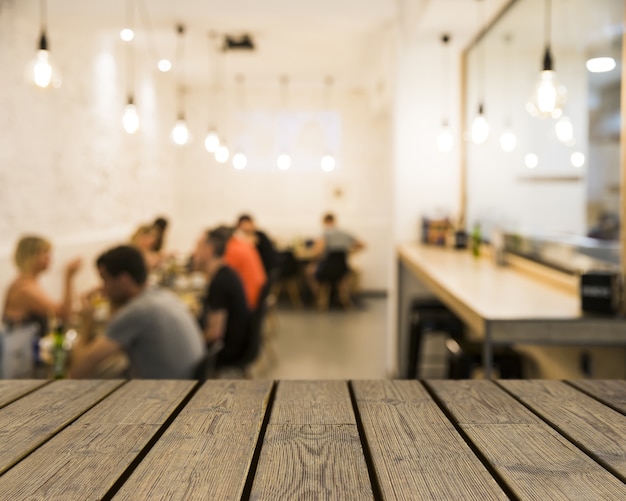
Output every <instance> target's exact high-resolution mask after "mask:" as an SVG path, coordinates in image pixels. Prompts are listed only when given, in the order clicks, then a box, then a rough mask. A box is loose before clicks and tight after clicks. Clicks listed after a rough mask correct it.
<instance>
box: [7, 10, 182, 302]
mask: <svg viewBox="0 0 626 501" xmlns="http://www.w3.org/2000/svg"><path fill="white" fill-rule="evenodd" d="M22 6H23V4H21V3H20V2H14V3H11V4H8V5H5V6H3V8H2V10H0V67H1V68H2V79H0V110H2V111H1V112H0V301H1V300H2V297H3V294H4V289H5V286H6V284H7V282H8V281H9V280H10V278H11V277H12V276H13V274H14V270H13V266H12V262H11V255H12V252H13V249H14V246H15V243H16V242H17V239H18V238H19V236H21V235H23V234H25V233H36V234H42V235H44V236H46V237H48V238H50V239H51V240H52V242H53V244H54V246H55V253H54V262H53V266H52V269H51V270H50V273H47V274H46V276H45V278H44V286H46V287H47V288H48V289H49V290H50V292H51V294H53V295H57V296H58V295H60V287H61V268H62V265H63V264H64V261H65V260H66V259H68V258H70V257H72V256H73V255H74V254H80V255H83V256H84V257H85V260H86V262H85V267H84V271H82V272H81V274H80V275H79V284H80V285H81V286H83V287H86V286H88V285H90V284H92V283H94V281H95V273H94V270H93V258H94V256H95V255H96V254H97V253H98V252H100V251H102V250H103V249H104V248H106V247H107V246H109V245H110V244H111V243H113V242H119V241H120V240H126V239H127V238H128V236H129V234H130V232H131V231H132V229H133V227H134V226H135V225H136V224H137V223H139V222H140V221H145V220H150V219H152V218H153V217H154V216H155V215H156V214H157V213H170V212H171V211H172V210H174V208H175V207H174V206H175V201H176V197H175V194H174V191H173V190H172V188H171V187H172V183H173V176H174V174H175V172H174V171H173V170H172V165H173V158H174V157H173V153H174V148H173V147H171V146H170V143H169V141H167V140H166V139H167V134H168V133H169V131H168V130H167V129H168V127H169V124H170V122H171V117H172V116H173V113H174V110H173V104H172V102H171V101H172V99H171V97H170V96H172V95H173V91H172V87H171V83H170V82H169V81H167V80H165V79H159V78H158V77H159V75H155V74H154V73H152V72H151V71H147V70H146V69H145V68H143V67H141V66H140V67H138V68H137V77H138V82H139V85H138V86H139V90H138V92H137V94H138V95H137V102H138V108H139V113H140V116H141V119H142V129H141V130H140V131H139V132H138V133H137V134H136V135H135V136H128V135H127V134H126V133H125V132H124V131H123V130H122V127H121V116H122V111H123V107H124V104H125V91H124V82H123V73H122V72H123V61H124V59H123V51H122V47H121V42H120V41H119V38H118V37H117V34H116V33H113V32H111V33H107V32H98V31H97V30H94V29H93V27H89V26H83V27H82V28H81V27H78V26H71V27H65V28H63V29H61V28H58V29H56V30H52V31H51V32H50V39H49V41H50V46H51V51H52V57H53V58H54V59H53V60H54V61H55V62H56V63H57V64H58V66H59V67H60V70H61V72H62V76H63V85H62V86H61V88H59V89H54V90H52V89H51V90H41V89H38V88H35V86H34V85H26V84H25V69H26V66H27V63H28V61H30V60H32V59H33V56H34V54H35V50H34V49H35V47H36V43H37V36H38V35H37V33H38V28H37V26H36V25H35V23H34V21H33V19H32V18H26V17H25V16H24V13H23V12H22V10H21V9H22Z"/></svg>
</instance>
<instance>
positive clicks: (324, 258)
mask: <svg viewBox="0 0 626 501" xmlns="http://www.w3.org/2000/svg"><path fill="white" fill-rule="evenodd" d="M322 224H323V228H324V230H323V233H322V236H321V237H320V238H318V239H317V240H316V241H315V243H314V244H313V249H312V254H313V255H314V256H316V258H317V260H316V262H313V263H311V264H310V265H309V266H308V267H307V270H306V275H307V281H308V282H309V286H310V287H311V290H312V291H313V294H314V295H315V297H317V296H318V293H319V289H320V281H321V280H322V279H323V278H324V274H325V271H326V267H327V265H329V259H328V258H329V256H330V255H331V253H341V252H344V253H345V255H346V256H348V255H349V254H351V253H353V252H358V251H360V250H362V249H364V248H365V244H364V243H363V242H361V241H360V240H357V239H356V238H355V237H353V236H352V235H351V234H350V233H348V232H346V231H344V230H342V229H340V228H339V227H338V226H337V220H336V218H335V215H334V214H332V213H330V212H329V213H327V214H325V215H324V217H323V219H322ZM343 267H344V269H343V270H339V271H340V272H341V273H340V275H342V276H341V278H340V280H339V282H338V285H337V289H338V294H339V301H340V303H341V304H342V305H343V306H344V307H348V306H350V304H351V299H350V290H351V288H352V272H351V270H350V269H349V268H348V266H347V263H345V264H344V265H343Z"/></svg>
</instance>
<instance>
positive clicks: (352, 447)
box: [250, 381, 373, 501]
mask: <svg viewBox="0 0 626 501" xmlns="http://www.w3.org/2000/svg"><path fill="white" fill-rule="evenodd" d="M348 498H349V499H351V500H358V499H373V493H372V487H371V483H370V479H369V476H368V472H367V465H366V462H365V456H364V454H363V448H362V446H361V440H360V437H359V432H358V428H357V425H356V418H355V416H354V412H353V410H352V403H351V400H350V394H349V391H348V386H347V383H345V382H338V381H320V382H304V381H284V382H280V383H279V385H278V390H277V393H276V399H275V402H274V408H273V410H272V414H271V418H270V422H269V425H268V427H267V432H266V435H265V441H264V442H263V448H262V449H261V456H260V458H259V464H258V467H257V471H256V475H255V478H254V483H253V485H252V491H251V495H250V499H253V500H272V501H273V500H276V499H348Z"/></svg>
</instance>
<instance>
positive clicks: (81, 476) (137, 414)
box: [0, 380, 195, 500]
mask: <svg viewBox="0 0 626 501" xmlns="http://www.w3.org/2000/svg"><path fill="white" fill-rule="evenodd" d="M194 385H195V382H193V381H155V380H152V381H149V380H144V381H139V380H136V381H131V382H129V383H128V384H126V385H124V386H122V387H121V388H120V389H119V390H118V391H116V392H115V393H113V394H112V395H110V396H109V397H108V398H106V399H105V400H103V401H102V402H100V403H99V404H98V405H96V406H95V407H94V408H93V409H91V410H90V411H89V412H87V413H85V414H84V415H83V416H82V417H81V418H80V419H78V420H77V421H76V422H75V423H73V424H72V425H71V426H69V427H68V428H67V429H65V430H63V431H62V432H61V433H59V434H58V435H57V436H55V437H54V438H53V439H51V440H50V441H49V442H47V443H46V444H44V445H43V446H41V447H40V448H39V449H37V450H36V451H34V452H33V453H32V454H30V455H29V456H28V457H27V458H25V459H24V460H23V461H22V462H20V463H19V464H18V465H16V466H15V467H14V468H12V469H11V470H9V471H8V472H7V473H5V474H4V476H2V477H0V499H29V500H35V499H37V500H48V499H102V497H103V496H105V495H106V494H107V492H108V491H109V490H110V489H111V488H112V487H113V486H114V484H115V482H116V481H117V480H118V478H120V476H121V475H122V474H123V473H124V471H125V470H126V469H127V468H128V467H129V466H130V465H131V463H132V461H133V460H134V459H135V458H136V457H137V455H138V454H140V453H141V451H142V449H143V448H144V447H145V446H146V445H147V444H148V443H149V441H150V439H151V438H152V437H153V436H154V434H155V433H157V432H158V431H159V429H160V428H161V427H162V425H163V424H164V423H165V422H166V421H167V419H168V418H169V417H170V415H171V414H172V412H173V411H174V410H175V409H176V407H177V406H178V405H179V404H180V403H181V401H182V400H183V399H184V398H185V396H186V395H187V394H188V392H189V391H190V390H191V389H192V388H193V386H194Z"/></svg>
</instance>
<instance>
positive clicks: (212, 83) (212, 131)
mask: <svg viewBox="0 0 626 501" xmlns="http://www.w3.org/2000/svg"><path fill="white" fill-rule="evenodd" d="M215 40H216V34H215V32H211V33H209V75H210V74H211V73H213V78H212V79H211V78H209V89H208V90H209V96H208V99H209V102H211V96H215V95H216V94H217V87H218V64H219V61H218V59H219V58H218V57H217V56H218V54H217V46H216V42H215ZM214 56H215V57H214ZM213 100H214V101H215V100H216V99H215V97H213ZM215 112H216V110H215V108H213V109H211V110H209V114H215ZM204 147H205V149H206V150H207V151H208V152H209V153H213V154H215V152H216V151H217V149H218V148H219V147H220V137H219V135H218V133H217V128H216V127H215V125H213V124H210V125H209V129H208V132H207V135H206V137H205V138H204Z"/></svg>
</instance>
